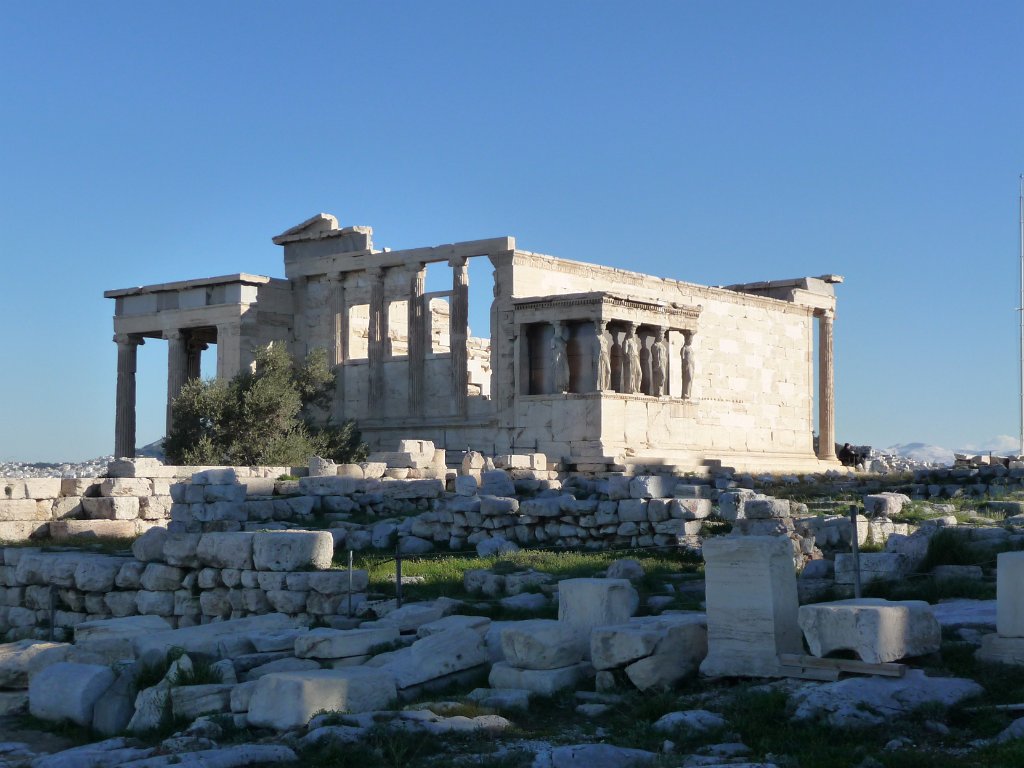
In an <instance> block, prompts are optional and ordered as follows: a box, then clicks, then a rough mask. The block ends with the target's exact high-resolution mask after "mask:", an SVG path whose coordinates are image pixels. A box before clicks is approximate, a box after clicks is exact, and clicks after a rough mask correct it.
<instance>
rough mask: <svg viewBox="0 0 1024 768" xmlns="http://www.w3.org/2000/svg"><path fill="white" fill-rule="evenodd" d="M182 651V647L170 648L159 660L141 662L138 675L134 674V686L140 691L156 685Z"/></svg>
mask: <svg viewBox="0 0 1024 768" xmlns="http://www.w3.org/2000/svg"><path fill="white" fill-rule="evenodd" d="M184 653H185V649H184V648H179V647H175V648H171V649H170V650H169V651H167V653H166V655H165V656H164V658H163V659H161V660H160V661H158V662H155V663H153V664H143V665H142V667H141V669H140V670H139V673H138V675H136V676H135V687H136V688H137V689H138V690H140V691H141V690H144V689H146V688H152V687H153V686H154V685H157V684H158V683H159V682H160V681H161V680H163V679H164V678H165V677H166V676H167V672H168V670H169V669H170V668H171V664H173V663H174V662H175V661H177V660H178V659H180V658H181V657H182V656H183V655H184Z"/></svg>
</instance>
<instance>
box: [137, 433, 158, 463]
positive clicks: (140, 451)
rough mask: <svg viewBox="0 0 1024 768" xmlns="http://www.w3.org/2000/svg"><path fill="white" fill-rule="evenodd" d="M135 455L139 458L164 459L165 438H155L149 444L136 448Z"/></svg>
mask: <svg viewBox="0 0 1024 768" xmlns="http://www.w3.org/2000/svg"><path fill="white" fill-rule="evenodd" d="M135 455H136V456H138V457H139V458H143V457H145V458H147V459H160V461H163V460H164V439H163V438H162V437H161V438H160V439H159V440H154V441H153V442H152V443H150V444H149V445H144V446H142V447H141V448H136V449H135Z"/></svg>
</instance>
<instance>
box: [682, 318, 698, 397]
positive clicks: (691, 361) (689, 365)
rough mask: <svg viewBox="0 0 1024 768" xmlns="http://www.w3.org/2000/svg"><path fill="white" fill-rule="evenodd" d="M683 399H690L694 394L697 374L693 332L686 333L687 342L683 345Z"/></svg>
mask: <svg viewBox="0 0 1024 768" xmlns="http://www.w3.org/2000/svg"><path fill="white" fill-rule="evenodd" d="M682 357H683V360H682V362H683V399H684V400H689V399H690V398H691V397H692V396H693V380H694V378H695V377H696V375H697V354H696V350H694V336H693V334H692V333H689V334H687V335H686V344H685V345H683V352H682Z"/></svg>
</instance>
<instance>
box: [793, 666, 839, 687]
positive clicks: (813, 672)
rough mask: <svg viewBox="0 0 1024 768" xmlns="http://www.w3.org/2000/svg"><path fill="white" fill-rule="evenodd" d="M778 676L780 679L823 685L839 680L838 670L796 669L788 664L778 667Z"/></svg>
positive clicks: (796, 667)
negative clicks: (786, 678) (793, 679)
mask: <svg viewBox="0 0 1024 768" xmlns="http://www.w3.org/2000/svg"><path fill="white" fill-rule="evenodd" d="M779 674H780V675H781V676H782V677H795V678H797V679H800V680H818V681H821V682H825V683H834V682H835V681H836V680H838V679H839V670H838V669H813V668H811V667H798V666H792V665H789V664H782V665H780V666H779Z"/></svg>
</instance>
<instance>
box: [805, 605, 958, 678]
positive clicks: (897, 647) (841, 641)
mask: <svg viewBox="0 0 1024 768" xmlns="http://www.w3.org/2000/svg"><path fill="white" fill-rule="evenodd" d="M799 621H800V629H802V630H803V633H804V637H806V638H807V646H808V647H809V648H810V650H811V654H812V655H814V656H819V657H822V656H826V655H828V654H829V653H832V652H833V651H839V650H850V651H853V652H855V653H856V654H857V656H858V658H860V659H861V661H866V662H869V663H871V664H883V663H885V662H890V661H898V660H899V659H904V658H907V657H908V656H923V655H924V654H926V653H934V652H935V651H937V650H939V646H940V645H941V644H942V632H941V630H940V628H939V622H938V621H937V620H936V619H935V615H934V614H933V613H932V611H931V606H929V605H928V603H926V602H924V601H922V600H904V601H899V602H890V601H889V600H882V599H881V598H870V597H866V598H862V599H860V600H836V601H834V602H829V603H816V604H814V605H802V606H800V614H799Z"/></svg>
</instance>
